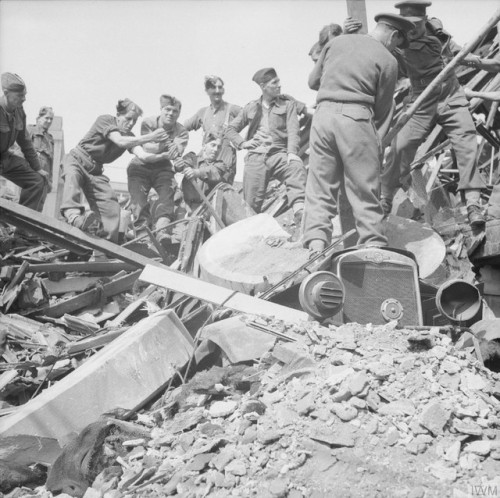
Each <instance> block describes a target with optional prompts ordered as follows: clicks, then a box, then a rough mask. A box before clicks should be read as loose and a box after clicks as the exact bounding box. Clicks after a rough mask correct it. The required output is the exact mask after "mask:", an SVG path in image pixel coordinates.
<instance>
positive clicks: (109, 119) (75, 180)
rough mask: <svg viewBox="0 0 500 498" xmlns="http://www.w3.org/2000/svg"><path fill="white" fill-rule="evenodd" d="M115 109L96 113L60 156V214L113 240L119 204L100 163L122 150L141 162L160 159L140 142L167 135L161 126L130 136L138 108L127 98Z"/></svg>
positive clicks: (116, 156)
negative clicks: (85, 203) (77, 139)
mask: <svg viewBox="0 0 500 498" xmlns="http://www.w3.org/2000/svg"><path fill="white" fill-rule="evenodd" d="M116 111H117V114H116V116H111V115H110V114H105V115H102V116H99V117H98V118H97V120H96V121H95V123H94V124H93V125H92V127H91V128H90V130H89V131H88V132H87V134H86V135H85V136H84V137H83V139H82V140H81V141H80V143H79V144H78V145H77V146H76V147H75V148H74V149H72V150H71V151H70V152H69V154H68V155H67V156H66V157H65V158H64V162H63V176H64V190H63V198H62V203H61V214H62V215H63V216H64V218H65V219H66V221H67V222H68V223H69V224H70V225H73V226H75V227H77V228H80V229H81V230H86V231H89V232H93V233H100V234H101V235H102V236H104V237H106V238H107V239H108V240H110V241H112V242H115V243H116V242H117V241H118V230H119V226H120V205H119V204H118V200H117V197H116V193H115V192H114V190H113V189H112V187H111V185H110V182H109V178H108V177H107V176H105V175H104V174H103V171H104V164H108V163H111V162H113V161H114V160H115V159H118V158H119V157H120V156H121V155H122V154H123V153H124V152H125V151H126V150H129V151H131V152H132V153H133V154H135V155H137V156H138V157H139V158H140V159H141V160H143V161H145V162H156V161H161V160H163V159H165V158H166V156H165V155H162V154H150V153H148V152H146V151H144V149H143V148H142V147H140V146H141V145H142V144H146V143H148V142H158V141H161V140H166V139H167V138H168V136H167V133H166V132H165V131H164V130H163V129H158V130H154V131H152V132H151V133H148V134H147V135H142V136H141V137H135V136H134V134H133V133H132V128H133V127H134V125H135V123H136V121H137V118H138V117H139V116H141V115H142V109H141V108H140V107H139V106H138V105H137V104H135V103H134V102H132V101H131V100H130V99H124V100H120V101H118V105H117V106H116ZM82 192H83V194H85V197H86V198H87V201H88V203H89V206H90V209H91V211H90V212H87V213H85V208H84V206H83V204H82V202H81V195H82ZM101 228H102V229H101Z"/></svg>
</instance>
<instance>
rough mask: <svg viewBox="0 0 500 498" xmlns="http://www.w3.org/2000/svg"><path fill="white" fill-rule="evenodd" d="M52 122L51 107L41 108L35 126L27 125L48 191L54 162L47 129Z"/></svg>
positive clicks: (51, 140)
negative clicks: (46, 180)
mask: <svg viewBox="0 0 500 498" xmlns="http://www.w3.org/2000/svg"><path fill="white" fill-rule="evenodd" d="M53 120H54V111H53V110H52V107H46V106H44V107H41V108H40V111H39V112H38V117H37V118H36V124H35V125H28V133H29V134H30V137H31V140H32V141H33V146H34V147H35V150H36V153H37V154H38V159H39V161H40V165H41V166H42V169H43V170H44V171H46V172H47V173H48V177H47V178H48V191H49V192H50V190H51V189H52V167H53V162H54V137H53V136H52V135H51V134H50V132H49V128H50V127H51V125H52V121H53Z"/></svg>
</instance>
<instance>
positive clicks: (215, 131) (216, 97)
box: [184, 75, 241, 184]
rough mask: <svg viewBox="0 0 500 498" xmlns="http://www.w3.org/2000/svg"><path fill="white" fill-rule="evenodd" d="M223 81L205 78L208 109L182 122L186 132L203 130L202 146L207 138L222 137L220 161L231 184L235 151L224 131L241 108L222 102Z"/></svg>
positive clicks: (203, 109)
mask: <svg viewBox="0 0 500 498" xmlns="http://www.w3.org/2000/svg"><path fill="white" fill-rule="evenodd" d="M224 91H225V90H224V81H222V78H221V77H220V76H213V75H212V76H205V92H206V93H207V95H208V98H209V99H210V105H209V106H208V107H202V108H201V109H200V110H199V111H198V112H197V113H196V114H195V115H194V116H193V117H191V118H189V119H187V120H186V121H185V122H184V127H185V128H186V130H188V131H191V130H199V129H200V128H202V130H203V144H205V143H206V141H207V137H208V136H213V135H218V136H220V137H222V144H221V147H220V149H219V156H218V158H217V159H220V160H221V161H222V162H223V163H224V164H225V165H226V166H227V167H228V168H229V171H230V172H231V174H230V176H229V177H228V179H227V180H228V183H229V184H232V183H233V181H234V176H235V175H236V160H237V158H236V150H235V149H234V147H232V146H231V143H230V142H229V140H228V139H227V137H226V136H225V133H226V129H227V127H228V124H229V123H230V121H232V120H233V119H234V118H235V117H236V116H237V115H238V113H239V112H240V111H241V107H240V106H239V105H235V104H229V103H228V102H226V101H225V100H223V98H222V97H223V96H224Z"/></svg>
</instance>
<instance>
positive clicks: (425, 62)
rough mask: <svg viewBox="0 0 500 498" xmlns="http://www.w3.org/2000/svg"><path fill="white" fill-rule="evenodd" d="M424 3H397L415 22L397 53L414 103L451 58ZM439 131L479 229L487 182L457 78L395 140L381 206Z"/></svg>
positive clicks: (409, 0) (388, 207) (473, 222)
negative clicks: (437, 127)
mask: <svg viewBox="0 0 500 498" xmlns="http://www.w3.org/2000/svg"><path fill="white" fill-rule="evenodd" d="M430 5H431V2H430V1H427V0H404V1H401V2H398V3H396V4H395V7H396V8H399V10H400V14H401V15H402V16H404V17H411V18H415V17H416V18H418V21H416V29H415V31H414V32H412V33H410V45H409V47H407V48H405V49H404V50H402V51H401V54H400V55H401V56H400V59H401V61H400V62H402V69H403V70H404V71H405V72H406V74H407V75H408V77H409V79H410V83H411V95H412V102H414V101H415V100H416V99H417V98H418V97H419V95H420V94H421V93H422V92H423V91H424V90H425V88H426V87H427V86H428V85H429V83H430V82H431V81H432V80H433V79H434V78H435V77H436V76H437V75H438V74H439V73H440V72H441V71H442V69H443V68H444V66H445V64H446V61H447V59H449V58H450V56H451V51H452V50H453V49H452V48H450V44H451V42H452V40H451V36H450V35H449V34H448V33H446V31H444V30H443V28H442V24H441V22H440V21H439V20H438V19H434V18H433V19H428V18H427V15H426V8H427V7H429V6H430ZM436 123H437V124H439V125H441V126H442V127H443V130H444V132H445V133H446V135H447V136H448V138H449V139H450V141H451V144H452V147H453V150H454V151H455V156H456V159H457V166H458V170H459V175H460V181H459V184H458V190H460V191H462V192H463V193H464V197H465V202H466V205H467V214H468V218H469V223H470V225H471V226H472V227H481V226H483V225H484V224H485V218H484V215H483V213H482V210H481V207H480V194H481V189H482V188H484V187H485V184H484V182H483V180H482V178H481V176H480V175H479V172H478V169H477V147H478V146H477V137H476V129H475V126H474V122H473V120H472V116H471V115H470V112H469V109H468V104H467V99H466V98H465V95H464V91H463V89H462V87H461V86H460V84H459V82H458V79H457V77H456V74H455V73H454V72H452V73H451V74H450V75H449V77H448V78H447V79H446V80H445V81H443V82H442V83H441V84H440V85H438V86H437V87H436V88H435V89H434V91H433V93H432V94H431V95H429V97H428V98H427V100H426V101H425V102H423V103H422V105H421V106H420V107H419V108H418V110H417V111H416V113H415V114H414V115H413V116H412V117H411V118H410V120H409V121H408V123H407V124H406V125H405V126H404V127H403V129H402V130H401V131H400V132H399V134H398V135H397V136H396V137H395V138H394V140H393V141H392V144H391V149H390V152H389V155H388V157H387V161H386V165H385V168H384V171H383V174H382V192H381V198H382V205H383V207H384V211H385V212H386V213H389V212H390V211H391V209H392V199H393V197H394V194H395V192H396V190H397V189H398V187H399V186H401V184H402V183H403V182H404V181H405V178H407V177H408V175H409V174H410V165H411V163H412V161H413V159H414V158H415V154H416V152H417V149H418V147H419V146H420V144H421V143H422V142H423V141H424V139H425V138H426V136H427V135H428V133H429V132H430V131H431V129H432V127H433V126H434V125H435V124H436Z"/></svg>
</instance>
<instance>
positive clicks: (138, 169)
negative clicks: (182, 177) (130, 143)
mask: <svg viewBox="0 0 500 498" xmlns="http://www.w3.org/2000/svg"><path fill="white" fill-rule="evenodd" d="M160 128H162V125H161V123H160V117H157V116H153V117H149V118H145V119H144V120H143V122H142V124H141V135H146V134H148V133H151V132H153V131H155V130H157V129H160ZM167 133H168V139H167V140H165V141H163V142H159V143H149V144H145V145H144V146H143V147H144V150H145V151H146V152H149V153H154V154H161V153H163V152H166V151H167V150H168V148H169V146H170V145H171V144H172V143H174V144H175V145H176V146H177V151H178V153H179V156H180V155H182V153H183V152H184V149H185V148H186V145H187V143H188V139H189V136H188V132H187V130H186V129H185V128H184V126H182V125H181V124H180V123H175V125H174V126H173V128H172V130H170V131H167ZM174 175H175V171H174V167H173V165H172V162H171V161H169V160H168V159H165V160H163V161H159V162H155V163H151V164H145V163H144V162H143V161H141V159H139V158H138V157H134V158H133V159H132V161H131V162H130V164H129V166H128V168H127V176H128V190H129V193H130V208H131V211H132V214H133V215H134V226H135V227H136V229H141V228H143V227H144V226H147V227H151V225H152V221H153V220H152V215H151V211H150V206H149V202H148V195H149V192H150V191H151V189H152V188H153V189H155V191H156V193H157V194H158V203H157V206H156V210H155V213H154V221H155V223H158V220H160V219H161V218H167V219H168V221H166V222H165V223H164V224H167V223H169V222H170V221H172V220H173V218H174V208H175V205H174V195H175V189H176V186H177V183H176V181H175V178H174ZM157 228H158V227H157Z"/></svg>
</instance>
